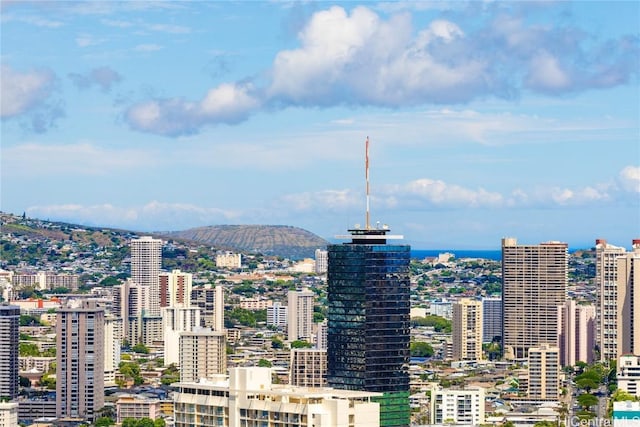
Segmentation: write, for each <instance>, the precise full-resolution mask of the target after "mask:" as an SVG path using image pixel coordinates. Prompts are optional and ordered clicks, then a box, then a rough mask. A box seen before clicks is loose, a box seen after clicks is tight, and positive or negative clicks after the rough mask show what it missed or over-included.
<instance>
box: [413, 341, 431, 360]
mask: <svg viewBox="0 0 640 427" xmlns="http://www.w3.org/2000/svg"><path fill="white" fill-rule="evenodd" d="M409 349H410V352H411V356H412V357H431V356H433V353H434V351H433V347H432V346H431V344H429V343H426V342H419V341H413V342H412V343H411V344H410V347H409Z"/></svg>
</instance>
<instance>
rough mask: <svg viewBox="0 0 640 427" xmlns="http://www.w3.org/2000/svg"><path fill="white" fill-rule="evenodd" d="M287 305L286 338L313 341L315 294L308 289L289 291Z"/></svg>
mask: <svg viewBox="0 0 640 427" xmlns="http://www.w3.org/2000/svg"><path fill="white" fill-rule="evenodd" d="M287 297H288V301H287V302H288V303H287V337H288V340H289V341H290V342H292V341H296V340H305V341H308V342H311V341H313V302H314V298H315V294H314V293H313V292H312V291H310V290H309V289H303V290H300V291H289V293H288V296H287Z"/></svg>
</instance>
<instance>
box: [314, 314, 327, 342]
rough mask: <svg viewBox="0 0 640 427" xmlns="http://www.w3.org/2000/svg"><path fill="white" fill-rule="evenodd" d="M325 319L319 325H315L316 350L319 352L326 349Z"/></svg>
mask: <svg viewBox="0 0 640 427" xmlns="http://www.w3.org/2000/svg"><path fill="white" fill-rule="evenodd" d="M327 324H328V321H327V319H324V320H323V321H322V322H320V323H316V348H317V349H319V350H326V349H327V333H328V330H327Z"/></svg>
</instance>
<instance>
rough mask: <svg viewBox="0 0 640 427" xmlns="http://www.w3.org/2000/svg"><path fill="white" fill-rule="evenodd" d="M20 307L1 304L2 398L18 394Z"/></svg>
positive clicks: (0, 382) (0, 361)
mask: <svg viewBox="0 0 640 427" xmlns="http://www.w3.org/2000/svg"><path fill="white" fill-rule="evenodd" d="M19 325H20V307H18V306H16V305H0V398H7V399H9V400H11V399H14V398H16V397H17V396H18V391H19V390H18V337H19V330H18V329H19Z"/></svg>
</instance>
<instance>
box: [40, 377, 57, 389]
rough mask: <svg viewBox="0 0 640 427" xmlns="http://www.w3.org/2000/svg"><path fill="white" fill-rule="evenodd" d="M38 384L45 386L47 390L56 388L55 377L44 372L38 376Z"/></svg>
mask: <svg viewBox="0 0 640 427" xmlns="http://www.w3.org/2000/svg"><path fill="white" fill-rule="evenodd" d="M39 383H40V386H42V387H44V388H46V389H47V390H55V389H56V379H55V378H53V377H52V376H49V375H48V374H44V375H43V376H42V377H41V378H40V381H39Z"/></svg>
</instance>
